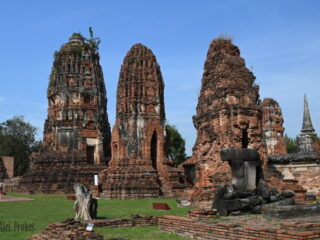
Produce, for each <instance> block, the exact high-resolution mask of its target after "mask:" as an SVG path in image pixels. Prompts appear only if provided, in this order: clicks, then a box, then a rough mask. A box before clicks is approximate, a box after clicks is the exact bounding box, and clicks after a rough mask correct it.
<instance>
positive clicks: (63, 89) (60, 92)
mask: <svg viewBox="0 0 320 240" xmlns="http://www.w3.org/2000/svg"><path fill="white" fill-rule="evenodd" d="M48 103H49V108H48V118H47V120H46V122H45V128H44V146H45V148H47V149H48V151H51V152H59V153H65V155H66V156H67V157H66V158H64V159H63V160H62V159H61V160H62V161H64V162H65V161H67V162H70V163H73V164H81V163H83V164H103V163H105V162H106V161H107V158H108V157H109V156H110V155H111V154H110V147H109V142H110V126H109V122H108V118H107V113H106V89H105V84H104V79H103V73H102V69H101V66H100V64H99V54H98V52H97V51H96V49H94V48H93V47H91V46H90V45H89V44H88V43H85V42H84V38H83V37H82V36H81V35H80V34H73V35H72V36H71V38H70V39H69V42H68V43H66V44H64V45H63V46H62V47H61V49H60V51H59V52H56V53H55V61H54V63H53V67H52V72H51V75H50V83H49V87H48ZM42 161H43V160H42Z"/></svg>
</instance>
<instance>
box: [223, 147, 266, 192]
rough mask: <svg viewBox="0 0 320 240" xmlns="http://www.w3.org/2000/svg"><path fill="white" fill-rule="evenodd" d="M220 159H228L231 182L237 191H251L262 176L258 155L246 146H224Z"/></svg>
mask: <svg viewBox="0 0 320 240" xmlns="http://www.w3.org/2000/svg"><path fill="white" fill-rule="evenodd" d="M220 155H221V160H222V161H228V162H229V165H230V167H231V171H232V176H233V179H232V184H234V185H235V186H236V188H237V190H238V191H243V192H247V191H253V190H255V189H256V188H257V186H258V183H259V179H260V178H261V177H262V171H261V162H260V156H259V154H258V152H257V151H255V150H253V149H247V148H225V149H222V150H221V153H220Z"/></svg>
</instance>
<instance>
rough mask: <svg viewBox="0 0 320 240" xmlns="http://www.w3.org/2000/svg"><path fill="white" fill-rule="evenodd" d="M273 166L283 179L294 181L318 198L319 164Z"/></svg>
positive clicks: (319, 191) (319, 194) (319, 190)
mask: <svg viewBox="0 0 320 240" xmlns="http://www.w3.org/2000/svg"><path fill="white" fill-rule="evenodd" d="M273 166H274V167H275V168H276V169H277V170H278V171H279V172H281V174H282V175H283V177H284V179H291V180H293V179H294V180H296V181H297V184H298V185H299V186H301V187H303V188H304V189H305V190H306V191H307V192H313V193H314V194H316V195H317V196H318V197H320V175H319V173H320V164H318V163H305V164H281V165H273Z"/></svg>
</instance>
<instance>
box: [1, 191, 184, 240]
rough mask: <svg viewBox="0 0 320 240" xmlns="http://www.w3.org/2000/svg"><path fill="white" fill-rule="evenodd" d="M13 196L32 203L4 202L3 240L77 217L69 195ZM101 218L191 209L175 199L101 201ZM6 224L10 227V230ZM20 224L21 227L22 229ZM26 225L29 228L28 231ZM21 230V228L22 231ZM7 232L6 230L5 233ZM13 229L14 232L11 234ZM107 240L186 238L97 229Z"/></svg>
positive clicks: (153, 229)
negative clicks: (163, 206)
mask: <svg viewBox="0 0 320 240" xmlns="http://www.w3.org/2000/svg"><path fill="white" fill-rule="evenodd" d="M9 196H12V197H19V198H20V197H26V198H31V199H33V200H32V201H17V202H0V224H1V225H0V227H1V228H0V229H1V231H0V232H1V234H0V239H6V240H14V239H27V238H29V237H31V236H32V235H33V234H35V233H39V232H41V231H42V230H43V229H44V228H45V227H46V226H48V225H49V224H51V223H54V222H60V221H63V220H65V219H70V218H73V217H74V211H73V209H72V205H73V202H74V201H72V200H68V199H67V196H66V195H55V194H50V195H23V194H9ZM153 202H165V203H167V204H168V205H169V206H170V208H171V210H167V211H164V210H163V211H159V210H154V209H153V208H152V203H153ZM98 205H99V210H98V219H105V218H107V219H119V218H130V217H131V214H140V215H149V216H150V215H152V216H162V215H167V214H170V215H175V216H186V215H187V212H188V210H190V208H188V207H187V208H179V207H177V203H176V200H175V199H158V200H156V201H155V200H152V199H142V200H105V199H99V200H98ZM6 224H10V229H9V227H8V226H6ZM18 225H19V226H18ZM24 226H27V227H26V228H25V227H24ZM19 227H20V228H19ZM23 228H24V229H23ZM2 230H3V231H2ZM6 230H7V231H6ZM10 230H11V231H10ZM94 231H96V232H98V233H101V234H102V235H103V236H104V237H105V238H106V239H109V238H124V239H185V238H183V237H180V236H177V235H174V234H170V233H164V232H160V231H159V230H158V226H156V225H153V226H143V227H119V228H105V227H97V228H96V227H95V228H94Z"/></svg>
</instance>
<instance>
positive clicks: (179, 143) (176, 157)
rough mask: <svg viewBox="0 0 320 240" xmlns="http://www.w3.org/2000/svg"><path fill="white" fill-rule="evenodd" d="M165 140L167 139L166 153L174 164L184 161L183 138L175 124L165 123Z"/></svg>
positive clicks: (185, 156)
mask: <svg viewBox="0 0 320 240" xmlns="http://www.w3.org/2000/svg"><path fill="white" fill-rule="evenodd" d="M166 134H167V137H166V140H167V153H168V157H169V159H171V160H172V161H173V163H174V165H175V166H177V165H179V164H180V163H182V162H184V161H185V160H186V158H187V155H186V153H185V150H186V149H185V140H184V139H183V138H182V136H181V135H180V133H179V131H178V129H177V128H176V127H175V126H172V125H169V124H167V125H166Z"/></svg>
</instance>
